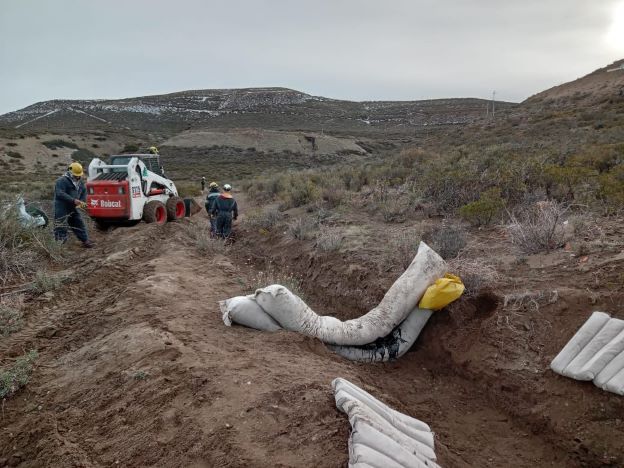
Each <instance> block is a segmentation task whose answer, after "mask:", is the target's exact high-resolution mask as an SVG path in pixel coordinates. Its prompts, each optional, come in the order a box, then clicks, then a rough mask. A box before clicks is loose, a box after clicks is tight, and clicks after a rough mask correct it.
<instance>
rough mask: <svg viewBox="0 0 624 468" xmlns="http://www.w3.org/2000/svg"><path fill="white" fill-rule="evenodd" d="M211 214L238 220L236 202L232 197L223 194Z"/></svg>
mask: <svg viewBox="0 0 624 468" xmlns="http://www.w3.org/2000/svg"><path fill="white" fill-rule="evenodd" d="M211 214H216V215H217V216H219V215H222V216H227V217H233V218H234V219H236V218H238V206H237V205H236V200H234V199H233V198H232V195H230V194H225V193H222V194H221V195H219V197H217V199H216V201H215V205H214V208H213V210H212V212H211Z"/></svg>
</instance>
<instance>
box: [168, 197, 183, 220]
mask: <svg viewBox="0 0 624 468" xmlns="http://www.w3.org/2000/svg"><path fill="white" fill-rule="evenodd" d="M185 213H186V207H185V206H184V200H182V199H181V198H180V197H171V198H169V200H167V219H168V220H169V221H175V220H176V219H180V218H184V214H185Z"/></svg>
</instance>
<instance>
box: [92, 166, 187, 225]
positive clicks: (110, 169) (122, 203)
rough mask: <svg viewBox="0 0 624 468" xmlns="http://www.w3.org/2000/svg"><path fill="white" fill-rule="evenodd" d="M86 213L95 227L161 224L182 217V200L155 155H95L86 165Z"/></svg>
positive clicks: (183, 211)
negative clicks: (103, 157) (94, 223)
mask: <svg viewBox="0 0 624 468" xmlns="http://www.w3.org/2000/svg"><path fill="white" fill-rule="evenodd" d="M87 212H88V213H89V216H91V218H93V219H94V221H95V222H96V224H97V225H98V227H100V228H106V227H107V226H109V225H111V224H134V223H138V222H140V221H141V220H143V221H145V222H146V223H156V224H164V223H166V222H167V221H175V220H176V219H179V218H182V217H184V214H185V206H184V200H183V199H182V198H180V197H179V196H178V190H177V189H176V186H175V184H174V183H173V182H172V181H171V180H169V179H167V178H166V177H164V175H163V172H162V167H161V165H160V158H159V156H158V155H157V154H122V155H118V156H111V158H110V164H106V163H105V162H104V161H102V160H101V159H98V158H95V159H93V160H92V161H91V163H90V164H89V175H88V179H87Z"/></svg>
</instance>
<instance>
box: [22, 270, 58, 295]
mask: <svg viewBox="0 0 624 468" xmlns="http://www.w3.org/2000/svg"><path fill="white" fill-rule="evenodd" d="M64 281H65V279H64V278H62V277H60V276H57V275H51V274H49V273H47V272H46V271H41V270H39V271H37V273H36V274H35V277H34V279H33V282H32V285H31V286H30V289H31V291H32V292H34V293H35V294H43V293H46V292H49V291H56V290H57V289H58V288H60V287H61V285H62V284H63V282H64Z"/></svg>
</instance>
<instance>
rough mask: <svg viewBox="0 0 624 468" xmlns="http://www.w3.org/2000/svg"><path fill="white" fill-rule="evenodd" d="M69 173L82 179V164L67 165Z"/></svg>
mask: <svg viewBox="0 0 624 468" xmlns="http://www.w3.org/2000/svg"><path fill="white" fill-rule="evenodd" d="M69 172H71V173H72V175H73V176H75V177H82V175H83V174H84V170H83V169H82V164H80V163H77V162H73V163H71V164H70V165H69Z"/></svg>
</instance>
